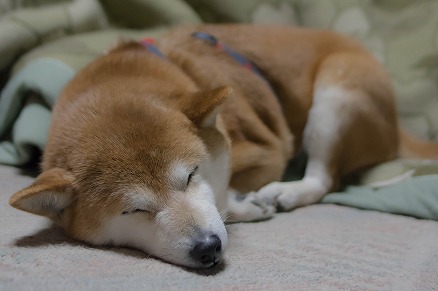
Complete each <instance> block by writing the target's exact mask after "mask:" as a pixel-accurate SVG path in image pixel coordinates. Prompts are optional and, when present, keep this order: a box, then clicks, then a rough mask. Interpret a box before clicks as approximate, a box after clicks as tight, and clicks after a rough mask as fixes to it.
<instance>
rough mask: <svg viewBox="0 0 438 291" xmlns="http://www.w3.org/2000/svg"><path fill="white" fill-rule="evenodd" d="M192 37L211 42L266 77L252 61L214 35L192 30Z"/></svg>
mask: <svg viewBox="0 0 438 291" xmlns="http://www.w3.org/2000/svg"><path fill="white" fill-rule="evenodd" d="M192 37H194V38H197V39H201V40H204V41H206V42H208V43H209V44H211V45H212V46H214V47H217V48H218V49H220V50H222V51H224V52H226V53H227V54H228V55H229V56H230V57H232V58H233V59H234V60H235V61H237V62H238V63H240V64H241V65H242V66H243V67H244V68H246V69H248V70H251V71H252V72H254V73H255V74H257V75H259V76H260V77H262V78H263V79H266V78H265V77H264V76H263V74H262V73H261V72H260V70H259V68H257V66H256V65H255V64H254V63H253V62H251V61H250V60H248V59H247V58H245V57H244V56H242V55H241V54H239V53H238V52H236V51H235V50H232V49H230V48H229V47H227V46H225V45H223V44H221V43H220V42H219V41H218V40H217V38H216V37H214V36H213V35H211V34H209V33H206V32H194V33H192Z"/></svg>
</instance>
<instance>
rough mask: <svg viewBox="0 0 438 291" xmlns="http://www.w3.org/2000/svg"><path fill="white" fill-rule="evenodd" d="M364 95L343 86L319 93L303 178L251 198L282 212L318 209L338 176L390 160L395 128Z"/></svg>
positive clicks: (310, 118) (308, 127) (309, 130)
mask: <svg viewBox="0 0 438 291" xmlns="http://www.w3.org/2000/svg"><path fill="white" fill-rule="evenodd" d="M368 94H369V93H368V92H366V91H364V90H360V89H358V88H354V89H347V88H345V87H342V86H328V87H323V88H321V87H320V88H319V89H317V90H316V91H315V95H314V100H313V105H312V108H311V110H310V111H309V116H308V121H307V124H306V127H305V130H304V136H303V148H304V150H305V151H306V153H307V154H308V163H307V166H306V170H305V175H304V178H303V179H302V180H300V181H296V182H273V183H270V184H268V185H266V186H264V187H263V188H261V189H260V190H259V191H258V192H257V193H256V194H254V195H252V198H253V199H254V200H255V201H258V202H259V203H264V204H271V205H275V206H277V207H278V209H281V210H285V211H287V210H291V209H293V208H296V207H300V206H305V205H308V204H312V203H316V202H318V201H319V200H320V199H321V198H322V197H323V196H324V195H325V194H326V193H328V192H329V191H330V190H332V189H335V188H336V187H338V186H339V183H340V181H339V180H340V176H341V175H343V174H345V173H349V172H351V171H353V170H355V169H358V168H361V167H364V166H368V165H371V164H374V163H377V162H382V161H385V160H388V159H391V158H393V157H394V155H395V151H396V137H395V132H396V130H395V128H396V122H395V121H393V120H391V118H392V117H391V115H390V114H387V115H386V114H384V113H385V112H383V114H382V110H381V108H380V107H378V106H376V104H375V103H374V101H373V98H371V97H370V96H369V95H368ZM373 97H376V96H373Z"/></svg>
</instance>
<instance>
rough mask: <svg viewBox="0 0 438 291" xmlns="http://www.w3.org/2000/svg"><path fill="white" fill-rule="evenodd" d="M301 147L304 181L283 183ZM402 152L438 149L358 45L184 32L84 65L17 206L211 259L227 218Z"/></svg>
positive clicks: (114, 240) (189, 260)
mask: <svg viewBox="0 0 438 291" xmlns="http://www.w3.org/2000/svg"><path fill="white" fill-rule="evenodd" d="M298 150H303V151H304V152H305V153H306V154H307V155H308V163H307V166H306V170H305V175H304V178H303V179H302V180H300V181H295V182H279V181H280V179H281V177H282V175H283V173H284V171H285V168H286V165H287V163H288V161H289V160H290V159H291V158H292V157H294V155H295V153H296V152H297V151H298ZM399 155H403V156H411V157H412V156H415V157H422V158H425V157H427V158H437V157H438V147H437V146H436V145H434V144H430V143H425V142H420V141H417V140H415V139H412V138H410V137H409V136H408V135H406V134H404V133H403V132H402V131H401V130H400V129H399V126H398V123H397V117H396V106H395V98H394V93H393V89H392V88H391V84H390V80H389V78H388V76H387V74H386V73H385V70H384V69H383V68H382V66H381V65H380V64H379V63H378V62H377V61H376V60H375V59H374V58H373V57H372V56H371V55H370V54H369V53H368V52H367V51H366V50H365V49H364V48H362V47H361V46H360V45H359V44H358V43H356V42H355V41H353V40H351V39H349V38H346V37H344V36H341V35H338V34H335V33H332V32H329V31H316V30H307V29H300V28H292V27H278V26H251V25H201V26H191V27H182V28H177V29H174V30H172V31H171V32H169V33H168V34H167V35H165V36H163V37H162V38H160V39H159V40H150V39H146V40H144V41H140V42H125V43H123V44H120V45H119V46H117V47H116V48H114V49H112V50H111V51H110V52H108V53H106V54H104V55H102V56H101V57H99V58H98V59H97V60H95V61H94V62H92V63H91V64H89V65H88V66H87V67H86V68H85V69H83V70H82V71H80V72H79V73H78V74H77V75H76V77H75V78H74V79H73V80H72V81H71V82H70V83H69V84H68V85H67V86H66V88H65V89H64V90H63V92H62V93H61V95H60V96H59V99H58V101H57V103H56V105H55V107H54V110H53V121H52V124H51V129H50V133H49V139H48V143H47V147H46V149H45V152H44V155H43V161H42V173H41V174H40V175H39V176H38V178H37V179H36V181H35V182H34V183H33V184H32V185H31V186H29V187H28V188H26V189H24V190H21V191H19V192H18V193H16V194H14V195H13V196H12V197H11V199H10V204H11V205H12V206H14V207H16V208H18V209H21V210H24V211H28V212H31V213H34V214H38V215H44V216H47V217H49V218H50V219H52V220H53V221H55V222H56V223H58V224H59V225H61V226H62V227H63V228H64V229H65V231H66V232H67V233H68V234H69V235H71V236H72V237H74V238H76V239H78V240H82V241H85V242H88V243H91V244H94V245H105V244H111V245H118V246H130V247H134V248H138V249H141V250H144V251H145V252H148V253H150V254H152V255H154V256H157V257H160V258H162V259H164V260H166V261H168V262H171V263H175V264H179V265H183V266H188V267H193V268H206V267H211V266H213V265H215V264H217V263H218V262H219V261H220V259H221V256H222V254H223V252H224V249H225V248H226V245H227V233H226V229H225V226H224V221H225V219H228V220H229V221H255V220H263V219H267V218H270V217H272V216H273V215H274V213H275V212H276V210H278V209H281V210H284V211H288V210H291V209H294V208H296V207H301V206H305V205H309V204H312V203H315V202H318V201H319V200H320V199H321V198H322V196H323V195H324V194H326V193H328V192H329V191H331V190H334V189H336V188H337V187H339V181H340V179H341V177H343V176H344V175H346V174H350V173H352V172H354V171H357V170H359V169H362V168H364V167H368V166H371V165H374V164H377V163H381V162H384V161H387V160H390V159H394V158H396V157H397V156H399ZM241 196H243V197H244V198H241ZM237 197H240V199H237Z"/></svg>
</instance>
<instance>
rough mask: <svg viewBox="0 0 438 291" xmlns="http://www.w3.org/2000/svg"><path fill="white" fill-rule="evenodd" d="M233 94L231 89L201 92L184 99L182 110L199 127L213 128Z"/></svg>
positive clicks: (223, 88) (221, 88)
mask: <svg viewBox="0 0 438 291" xmlns="http://www.w3.org/2000/svg"><path fill="white" fill-rule="evenodd" d="M232 93H233V89H231V88H230V87H219V88H216V89H213V90H209V91H200V92H197V93H194V94H192V95H191V96H190V97H189V98H184V101H183V104H180V106H181V110H182V112H183V113H184V114H185V115H186V116H187V117H188V118H189V119H190V120H191V121H192V122H193V123H194V124H196V125H197V126H200V127H211V126H214V125H215V124H216V116H217V114H218V113H219V112H220V109H221V105H222V104H223V103H224V102H225V101H226V100H227V98H228V97H229V96H230V95H231V94H232Z"/></svg>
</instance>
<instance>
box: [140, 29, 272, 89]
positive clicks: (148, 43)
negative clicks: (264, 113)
mask: <svg viewBox="0 0 438 291" xmlns="http://www.w3.org/2000/svg"><path fill="white" fill-rule="evenodd" d="M191 36H192V37H193V38H197V39H200V40H203V41H206V42H207V43H209V44H210V45H212V46H214V47H216V48H218V49H220V50H221V51H224V52H225V53H226V54H228V55H229V56H230V57H232V58H233V59H234V60H235V61H236V62H238V63H239V64H241V65H242V66H243V67H244V68H245V69H248V70H250V71H252V72H253V73H255V74H257V75H258V76H259V77H260V78H262V79H263V80H265V81H266V82H267V83H268V85H269V86H270V87H271V85H270V84H269V82H268V81H267V79H266V77H265V76H263V74H262V72H261V71H260V69H259V68H258V67H257V66H256V65H255V64H254V63H253V62H251V61H250V60H248V59H247V58H245V57H244V56H242V55H241V54H239V53H238V52H236V51H234V50H232V49H231V48H229V47H227V46H225V45H223V44H221V43H220V42H219V41H218V40H217V39H216V37H214V36H213V35H211V34H209V33H206V32H194V33H192V35H191ZM154 43H155V40H154V39H153V38H145V39H143V40H141V41H140V44H141V45H143V46H144V47H145V48H146V49H147V50H148V51H149V52H151V53H153V54H155V55H156V56H158V57H160V58H162V59H166V57H165V56H164V55H163V54H162V53H161V52H160V50H159V49H158V48H157V47H156V46H155V45H154ZM271 89H272V88H271Z"/></svg>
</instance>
